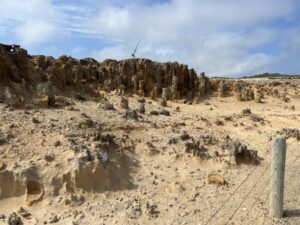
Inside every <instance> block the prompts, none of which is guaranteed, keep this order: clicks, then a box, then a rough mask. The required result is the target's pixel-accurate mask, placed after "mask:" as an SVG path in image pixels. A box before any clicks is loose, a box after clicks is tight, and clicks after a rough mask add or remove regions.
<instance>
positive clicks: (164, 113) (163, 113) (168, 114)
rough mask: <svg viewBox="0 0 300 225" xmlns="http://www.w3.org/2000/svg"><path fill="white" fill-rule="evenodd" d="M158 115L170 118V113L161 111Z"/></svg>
mask: <svg viewBox="0 0 300 225" xmlns="http://www.w3.org/2000/svg"><path fill="white" fill-rule="evenodd" d="M159 114H160V115H164V116H170V112H169V111H168V110H165V109H163V110H162V111H160V112H159Z"/></svg>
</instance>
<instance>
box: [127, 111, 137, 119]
mask: <svg viewBox="0 0 300 225" xmlns="http://www.w3.org/2000/svg"><path fill="white" fill-rule="evenodd" d="M125 117H126V118H130V119H135V120H137V119H138V118H139V116H138V114H137V112H136V111H135V110H134V109H127V111H126V114H125Z"/></svg>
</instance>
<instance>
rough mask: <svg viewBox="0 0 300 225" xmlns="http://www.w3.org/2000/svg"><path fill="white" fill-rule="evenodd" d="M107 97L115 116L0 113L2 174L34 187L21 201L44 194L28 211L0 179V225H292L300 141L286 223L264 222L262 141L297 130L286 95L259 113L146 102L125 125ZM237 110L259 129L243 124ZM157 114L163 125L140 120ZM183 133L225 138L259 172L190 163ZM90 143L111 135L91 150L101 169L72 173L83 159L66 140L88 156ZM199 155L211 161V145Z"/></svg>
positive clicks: (298, 205) (290, 159)
mask: <svg viewBox="0 0 300 225" xmlns="http://www.w3.org/2000/svg"><path fill="white" fill-rule="evenodd" d="M106 97H107V99H108V101H109V102H111V103H113V104H114V106H115V110H106V109H105V107H104V106H103V104H102V103H99V102H97V101H92V100H91V101H84V102H81V101H78V100H74V99H72V100H71V101H72V102H73V103H74V105H73V106H72V108H70V107H58V108H55V109H28V110H15V111H11V110H9V109H7V108H5V107H4V105H1V104H0V111H1V114H0V134H1V135H2V136H3V135H4V136H5V135H6V136H5V138H4V141H3V143H2V144H1V145H0V160H2V161H3V162H4V163H5V164H6V170H7V171H13V172H14V173H16V174H21V175H20V176H21V177H22V176H23V175H22V174H25V175H26V174H28V173H29V175H26V176H25V177H26V179H29V178H28V177H30V176H33V177H34V178H35V180H38V181H39V182H40V184H41V187H38V188H34V187H33V188H32V189H33V190H31V191H29V192H30V193H28V195H27V196H29V198H31V199H35V198H36V199H38V198H39V195H40V194H41V192H43V194H41V195H42V197H41V199H38V200H37V201H36V202H34V203H33V204H32V205H29V204H28V199H27V201H26V187H24V183H20V184H18V183H17V181H15V180H14V179H13V176H8V178H3V179H2V180H1V176H0V182H1V183H0V194H1V195H0V196H2V197H1V198H0V214H2V215H4V216H5V218H4V219H2V220H1V219H0V224H1V225H2V224H7V218H8V216H9V215H10V214H11V213H12V212H17V211H19V209H20V207H23V208H24V210H23V211H25V212H28V213H24V212H23V214H22V213H19V216H21V217H22V215H23V217H22V221H23V223H24V224H47V223H48V224H49V223H56V224H97V225H98V224H203V225H204V224H214V225H218V224H220V225H221V224H232V225H233V224H259V225H263V224H294V225H296V224H300V198H299V191H300V179H299V174H300V165H299V163H300V152H299V149H300V141H297V140H296V139H295V138H292V137H291V138H289V139H288V140H287V145H288V147H287V161H286V179H285V200H284V209H285V217H284V218H283V219H281V220H272V219H271V218H269V216H268V202H269V199H268V198H269V190H270V189H269V179H270V168H269V163H270V157H271V155H270V154H271V138H272V137H273V136H274V135H275V134H276V132H277V131H281V130H282V129H283V128H297V129H299V128H300V111H299V109H300V98H299V96H294V95H293V94H291V95H290V98H291V101H290V102H289V103H285V102H283V101H282V100H280V99H276V98H272V97H267V98H265V99H264V101H263V103H261V104H259V103H255V102H254V101H251V102H238V101H237V100H236V99H235V98H234V97H230V96H229V97H225V98H218V97H214V96H211V97H210V98H208V99H206V100H204V101H203V102H201V103H200V104H193V105H188V104H183V103H180V102H178V103H175V102H168V106H167V107H161V106H160V104H159V101H152V100H150V99H146V102H145V107H146V114H139V115H140V117H139V118H138V120H134V119H130V118H124V115H125V110H124V109H122V108H121V107H120V104H119V102H120V97H119V96H117V95H114V94H107V96H106ZM128 99H129V107H130V108H133V109H136V108H138V106H139V102H138V98H137V97H129V98H128ZM292 105H293V106H294V107H295V110H292V109H291V106H292ZM178 107H179V108H180V109H178ZM246 108H249V109H251V112H252V115H255V116H257V117H258V118H262V120H258V121H256V120H253V119H252V118H251V117H250V116H247V115H242V114H241V112H242V110H243V109H246ZM74 109H75V111H74ZM162 109H166V110H168V111H169V112H170V116H165V115H157V116H156V115H150V114H149V113H150V111H152V110H158V111H159V110H162ZM71 110H72V111H71ZM229 117H230V119H228V118H229ZM33 118H35V119H36V120H35V119H33ZM217 120H219V121H221V122H222V123H216V121H217ZM91 121H92V122H91ZM262 121H263V122H262ZM184 132H186V133H187V134H188V135H189V136H190V137H192V138H194V139H195V140H198V139H199V138H200V137H201V136H203V135H209V136H210V137H212V138H214V139H215V140H216V142H219V143H220V142H222V140H224V138H226V137H227V136H229V137H230V138H231V139H232V140H238V141H240V142H241V143H243V144H244V145H246V146H247V147H248V148H249V149H253V150H256V151H257V152H258V156H259V157H261V161H260V164H259V165H248V164H243V163H242V164H239V165H229V164H228V163H227V162H226V161H224V160H221V159H220V158H219V157H212V158H210V159H201V158H199V157H196V156H193V155H192V154H190V153H186V152H185V143H186V141H185V140H183V139H182V138H181V137H182V135H183V134H184ZM99 134H100V135H102V134H103V135H104V134H109V135H113V136H115V138H114V139H115V142H114V143H111V142H110V141H103V140H102V142H101V143H100V145H101V147H100V148H102V149H103V148H104V149H105V151H106V152H109V155H110V162H109V163H108V165H102V166H100V167H99V166H97V164H96V163H94V162H93V161H91V160H92V159H91V160H90V161H91V162H90V161H89V162H87V163H86V164H84V166H83V167H82V168H83V169H81V167H80V165H79V166H78V163H79V161H78V159H85V158H86V157H88V156H86V155H84V154H83V153H81V152H80V151H81V150H82V149H84V147H82V146H81V147H80V148H81V150H79V153H78V151H77V150H76V147H74V143H73V147H72V141H70V139H73V140H75V142H76V143H77V144H78V146H80V143H81V144H83V145H86V146H87V148H89V149H97V144H99V141H98V139H97V138H95V137H97V135H98V136H99ZM100 139H101V138H100ZM108 139H109V138H108ZM174 140H175V141H174ZM103 143H104V144H103ZM72 148H73V149H72ZM207 148H208V150H209V152H214V151H218V150H219V149H220V145H219V144H210V145H208V146H207ZM74 149H75V150H74ZM101 157H102V156H101ZM102 159H103V158H102ZM104 161H105V160H104ZM76 163H77V164H76ZM79 164H80V163H79ZM95 165H96V166H95ZM78 168H79V169H78ZM1 173H3V171H2V172H1ZM30 173H32V174H33V175H32V174H30ZM210 173H217V174H220V175H222V176H224V178H225V181H226V183H225V185H221V186H218V185H215V184H208V183H207V181H206V176H207V175H208V174H210ZM16 176H17V175H15V177H16ZM246 178H247V179H246ZM245 179H246V180H245ZM244 180H245V181H244ZM25 183H26V182H25ZM15 186H17V187H18V188H19V189H20V190H15V189H16V187H15ZM239 186H240V188H239V189H238V190H237V191H236V189H237V187H239ZM40 188H42V189H43V191H41V190H40ZM27 189H28V187H27ZM1 190H2V193H1ZM27 192H28V190H27ZM233 193H234V194H233ZM3 196H4V197H3ZM229 196H232V197H230V198H229ZM228 198H229V199H228ZM220 206H222V207H221V208H220ZM216 212H217V213H216ZM214 214H216V215H215V216H213V218H212V219H211V220H210V217H211V216H212V215H214ZM0 217H1V215H0ZM208 221H209V222H208ZM207 222H208V223H207Z"/></svg>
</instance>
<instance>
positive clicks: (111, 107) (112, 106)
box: [104, 102, 115, 110]
mask: <svg viewBox="0 0 300 225" xmlns="http://www.w3.org/2000/svg"><path fill="white" fill-rule="evenodd" d="M104 109H106V110H114V109H115V108H114V105H113V104H112V103H109V102H105V103H104Z"/></svg>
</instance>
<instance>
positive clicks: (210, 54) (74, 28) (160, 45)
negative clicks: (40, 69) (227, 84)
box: [0, 0, 300, 76]
mask: <svg viewBox="0 0 300 225" xmlns="http://www.w3.org/2000/svg"><path fill="white" fill-rule="evenodd" d="M0 5H1V8H0V32H1V33H2V35H1V34H0V38H3V36H5V34H10V35H14V36H15V38H16V41H18V42H20V43H21V44H22V45H25V46H28V47H29V49H30V47H34V46H38V45H41V44H43V45H47V44H48V45H53V47H54V48H58V47H59V48H61V49H63V50H64V51H66V53H68V54H71V55H72V54H77V55H78V54H79V56H80V54H83V53H84V55H85V56H93V57H95V58H96V59H97V60H103V59H106V58H115V59H122V58H128V57H130V55H131V53H132V52H133V50H134V48H135V46H136V44H137V42H138V41H139V40H140V39H142V42H141V44H140V46H139V49H138V51H137V53H136V55H137V57H145V58H150V59H153V60H160V61H175V60H176V61H180V62H183V63H186V64H189V65H190V66H191V67H194V68H196V69H197V70H198V71H206V72H207V74H209V75H222V76H224V75H230V76H237V75H245V74H254V73H262V72H282V73H300V65H299V64H298V62H297V57H298V55H299V53H300V47H298V46H300V45H299V44H300V38H299V37H300V36H299V34H300V22H297V21H299V20H298V19H299V18H300V15H299V14H300V13H299V9H300V7H299V5H300V3H298V2H297V0H226V1H224V0H210V1H207V0H170V1H159V0H150V1H149V0H140V1H137V0H131V1H130V0H123V1H117V0H111V1H108V0H102V1H96V0H85V1H83V0H78V1H70V0H61V1H58V0H52V1H51V0H27V1H21V0H10V1H4V0H0ZM3 33H4V35H3ZM6 36H7V35H6ZM74 39H76V40H77V41H74V42H72V41H71V40H74ZM0 40H1V39H0ZM91 40H96V41H97V42H98V44H97V45H94V44H92V43H91ZM72 43H74V46H72ZM58 45H59V46H58ZM65 46H69V48H67V49H65Z"/></svg>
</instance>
